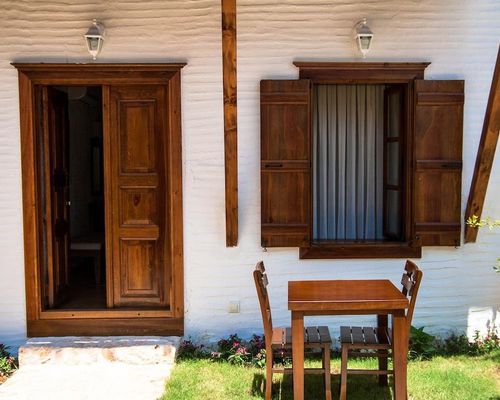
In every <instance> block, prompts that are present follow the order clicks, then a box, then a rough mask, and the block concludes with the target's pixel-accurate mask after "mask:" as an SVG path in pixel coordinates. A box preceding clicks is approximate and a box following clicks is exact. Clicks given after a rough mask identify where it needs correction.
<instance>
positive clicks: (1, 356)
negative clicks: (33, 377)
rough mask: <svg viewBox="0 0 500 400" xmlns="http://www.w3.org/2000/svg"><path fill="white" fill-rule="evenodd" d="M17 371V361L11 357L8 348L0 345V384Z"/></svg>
mask: <svg viewBox="0 0 500 400" xmlns="http://www.w3.org/2000/svg"><path fill="white" fill-rule="evenodd" d="M16 369H17V359H16V358H15V357H14V356H12V355H11V354H10V353H9V351H8V347H6V346H4V345H3V344H1V343H0V382H2V381H3V380H5V379H7V378H8V377H9V376H10V375H11V374H12V373H13V372H14V371H15V370H16Z"/></svg>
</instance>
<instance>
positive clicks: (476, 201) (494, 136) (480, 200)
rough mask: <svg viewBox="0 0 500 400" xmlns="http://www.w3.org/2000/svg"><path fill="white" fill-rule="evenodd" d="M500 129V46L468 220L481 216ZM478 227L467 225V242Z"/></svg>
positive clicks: (471, 241) (470, 194) (466, 215)
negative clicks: (474, 216)
mask: <svg viewBox="0 0 500 400" xmlns="http://www.w3.org/2000/svg"><path fill="white" fill-rule="evenodd" d="M499 131H500V48H499V50H498V56H497V61H496V65H495V72H494V73H493V80H492V83H491V90H490V96H489V99H488V106H487V108H486V114H485V117H484V125H483V132H482V134H481V141H480V142H479V148H478V152H477V158H476V166H475V168H474V175H473V177H472V183H471V188H470V192H469V200H468V202H467V209H466V211H465V218H466V220H467V219H468V218H469V217H471V216H473V215H476V216H478V217H481V213H482V211H483V205H484V199H485V197H486V189H487V188H488V181H489V178H490V173H491V168H492V166H493V159H494V157H495V150H496V147H497V143H498V133H499ZM477 231H478V229H477V228H474V227H471V226H468V225H467V224H466V225H465V233H464V239H465V243H474V242H475V241H476V238H477Z"/></svg>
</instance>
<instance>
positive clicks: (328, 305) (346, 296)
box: [288, 280, 408, 312]
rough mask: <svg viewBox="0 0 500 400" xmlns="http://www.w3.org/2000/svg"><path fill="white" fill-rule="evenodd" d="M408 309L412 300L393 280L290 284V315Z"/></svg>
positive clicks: (292, 282)
mask: <svg viewBox="0 0 500 400" xmlns="http://www.w3.org/2000/svg"><path fill="white" fill-rule="evenodd" d="M406 308H408V299H407V298H406V296H404V295H403V293H401V291H400V290H399V289H398V288H397V287H396V286H394V285H393V284H392V282H391V281H389V280H325V281H290V282H288V309H289V310H290V311H304V312H314V311H323V312H324V311H331V312H335V311H339V312H349V311H353V312H364V311H366V312H369V311H370V310H404V309H406Z"/></svg>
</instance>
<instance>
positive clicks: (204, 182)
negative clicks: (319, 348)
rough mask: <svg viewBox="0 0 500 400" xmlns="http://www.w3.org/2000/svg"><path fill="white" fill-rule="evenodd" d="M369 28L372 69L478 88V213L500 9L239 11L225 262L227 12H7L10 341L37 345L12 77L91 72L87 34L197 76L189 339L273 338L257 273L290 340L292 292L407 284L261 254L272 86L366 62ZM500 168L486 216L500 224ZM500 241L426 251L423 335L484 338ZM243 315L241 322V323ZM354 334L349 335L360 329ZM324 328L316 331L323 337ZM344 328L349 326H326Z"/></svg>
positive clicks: (6, 297) (2, 145)
mask: <svg viewBox="0 0 500 400" xmlns="http://www.w3.org/2000/svg"><path fill="white" fill-rule="evenodd" d="M362 17H367V18H368V20H369V25H370V27H371V28H372V30H373V31H374V33H375V39H374V42H373V48H372V51H371V53H370V55H369V60H390V61H410V60H411V61H414V60H417V61H422V60H424V61H431V62H432V64H431V66H430V67H429V68H428V69H427V78H431V79H432V78H435V79H448V78H457V79H465V81H466V106H465V132H464V135H465V137H464V175H463V181H464V182H463V183H464V185H463V205H464V206H465V202H466V200H467V194H468V189H469V184H470V179H471V176H472V171H473V168H474V159H475V152H476V148H477V143H478V141H479V137H480V133H481V126H482V120H483V116H484V111H485V108H486V102H487V97H488V91H489V86H490V81H491V75H492V71H493V66H494V62H495V57H496V52H497V48H498V38H499V37H500V23H499V22H498V21H499V19H500V5H499V3H498V0H480V1H479V0H369V1H367V0H365V1H340V0H315V1H308V0H282V1H272V0H238V56H239V57H238V64H239V65H238V68H239V71H238V84H239V87H238V95H239V97H238V103H239V108H238V116H239V184H240V189H239V193H240V209H239V210H240V211H239V217H240V241H239V246H238V247H237V248H229V249H227V248H225V233H224V169H223V132H222V87H221V85H222V82H221V56H220V53H221V40H220V37H221V33H220V1H219V0H190V1H185V0H169V1H161V0H157V1H139V0H135V1H132V0H129V1H118V0H115V1H102V0H94V1H86V2H82V1H76V0H58V1H56V0H51V1H33V0H31V1H29V0H1V2H0V32H1V37H2V40H1V41H0V188H1V191H0V222H1V229H0V257H1V258H0V341H6V342H7V343H10V344H14V345H15V344H17V343H19V342H20V341H21V340H23V339H24V336H25V329H26V326H25V325H26V324H25V295H24V270H23V267H24V266H23V245H22V213H21V171H20V150H19V109H18V91H17V73H16V70H15V69H14V68H12V67H11V66H10V62H12V61H46V62H49V61H59V62H76V61H87V60H88V59H89V58H88V54H87V53H86V49H85V45H84V42H83V39H82V34H83V33H85V31H86V29H87V28H88V26H89V24H90V21H91V20H92V18H99V19H100V20H102V21H103V22H104V24H105V25H106V28H107V35H108V36H107V38H106V42H105V44H104V50H103V52H102V55H101V56H100V58H99V60H100V61H103V62H120V61H122V62H134V61H135V62H148V61H187V62H188V66H187V67H186V68H184V69H183V72H182V73H183V83H182V90H183V94H182V107H183V109H182V112H183V136H184V138H183V145H184V154H183V159H184V217H185V225H184V227H185V279H186V332H187V334H188V335H192V336H197V337H201V338H204V339H207V340H211V339H216V338H217V337H219V336H221V335H225V334H227V333H231V332H239V333H241V334H243V335H247V334H250V333H252V332H259V331H261V329H262V328H261V322H260V315H259V311H258V307H257V300H256V297H255V291H254V288H253V286H252V279H251V271H252V269H253V267H254V264H255V262H256V261H258V260H259V259H263V260H264V261H265V262H266V264H267V267H268V270H269V275H270V281H271V300H272V305H273V311H274V318H275V321H276V323H277V324H288V323H289V313H288V311H287V307H286V284H287V281H288V280H291V279H300V278H309V279H313V278H323V279H324V278H385V277H389V278H391V279H393V280H394V281H397V280H398V277H399V276H400V272H401V268H402V265H403V262H402V261H401V260H370V261H349V260H336V261H324V260H323V261H321V260H318V261H300V260H299V259H298V251H297V249H277V250H270V251H269V252H267V253H264V252H263V251H262V249H261V248H260V236H259V235H260V233H259V230H260V194H259V193H260V192H259V89H258V88H259V81H260V80H261V79H262V78H295V77H297V71H296V69H295V68H294V67H293V66H292V64H291V62H292V61H293V60H345V59H351V58H354V57H357V54H356V51H355V47H354V41H353V39H352V27H353V25H354V23H355V22H356V21H357V20H359V19H360V18H362ZM499 195H500V161H499V160H498V159H497V161H496V164H495V167H494V170H493V174H492V177H491V183H490V187H489V190H488V197H487V202H486V208H485V214H486V215H492V216H495V215H496V216H497V217H498V216H499V215H500V202H499V201H498V198H499ZM499 234H500V232H487V231H482V232H481V233H480V235H479V242H478V243H477V244H469V245H466V246H462V247H461V248H460V249H448V248H444V249H441V248H425V249H424V257H423V258H422V260H420V261H419V264H420V265H421V266H422V268H423V269H424V272H425V277H424V279H425V280H424V283H423V287H422V291H421V297H420V300H419V303H418V306H417V311H416V315H415V324H416V325H425V326H427V327H428V328H429V329H431V330H433V331H436V332H438V331H444V330H448V329H460V330H466V329H468V330H469V332H471V331H472V330H474V329H476V328H483V327H484V326H485V324H486V322H487V321H488V320H491V318H493V316H494V315H496V313H497V312H498V310H499V309H500V291H499V288H500V275H495V274H494V273H493V271H492V269H491V266H492V265H493V264H494V262H495V259H496V257H497V256H499V255H500V235H499ZM231 300H239V301H241V313H240V314H228V313H227V306H228V302H229V301H231ZM344 321H345V319H344ZM311 322H312V321H311ZM322 322H326V323H329V324H331V326H332V327H335V326H337V325H338V324H339V323H340V322H341V320H340V319H335V318H323V319H322Z"/></svg>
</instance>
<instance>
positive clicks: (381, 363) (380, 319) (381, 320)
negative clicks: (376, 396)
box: [377, 314, 389, 386]
mask: <svg viewBox="0 0 500 400" xmlns="http://www.w3.org/2000/svg"><path fill="white" fill-rule="evenodd" d="M388 319H389V318H388V316H387V315H384V314H381V315H377V326H378V327H379V328H382V329H387V327H388ZM378 353H379V354H382V355H383V356H384V357H380V358H379V359H378V369H379V370H387V357H386V356H387V350H379V351H378ZM378 383H379V385H381V386H387V375H379V376H378Z"/></svg>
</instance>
